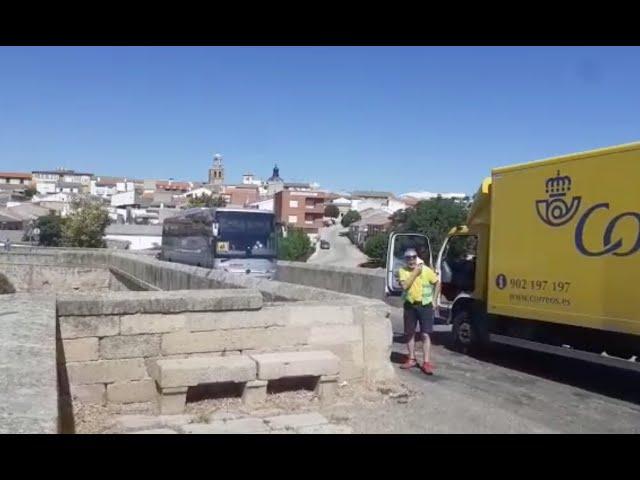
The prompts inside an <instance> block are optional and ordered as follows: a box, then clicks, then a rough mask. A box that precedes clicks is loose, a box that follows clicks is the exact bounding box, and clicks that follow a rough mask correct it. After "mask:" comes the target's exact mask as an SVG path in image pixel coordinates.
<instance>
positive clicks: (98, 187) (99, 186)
mask: <svg viewBox="0 0 640 480" xmlns="http://www.w3.org/2000/svg"><path fill="white" fill-rule="evenodd" d="M116 192H117V190H116V186H115V185H112V184H103V183H100V182H98V181H96V180H91V185H90V186H89V193H90V194H91V195H95V196H96V197H102V198H111V196H112V195H114V194H115V193H116Z"/></svg>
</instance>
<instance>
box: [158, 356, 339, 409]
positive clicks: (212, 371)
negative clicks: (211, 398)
mask: <svg viewBox="0 0 640 480" xmlns="http://www.w3.org/2000/svg"><path fill="white" fill-rule="evenodd" d="M339 365H340V360H339V358H338V357H337V356H336V355H335V354H333V353H332V352H330V351H328V350H316V351H302V352H276V353H260V354H251V355H233V356H228V357H191V358H182V359H159V360H156V361H155V363H154V364H152V365H151V368H150V372H149V373H150V375H151V377H152V378H153V379H154V381H155V383H156V388H157V391H158V406H159V411H160V414H161V415H170V414H180V413H183V412H184V410H185V404H186V397H187V391H188V389H189V388H190V387H196V386H199V385H210V384H217V383H229V382H232V383H240V384H244V387H243V393H242V401H243V403H244V404H246V405H255V404H259V403H261V402H263V401H264V400H265V399H266V396H267V386H268V384H269V382H270V381H274V380H281V379H286V378H299V377H312V378H313V379H314V381H315V385H316V386H315V391H316V393H317V394H318V396H319V397H320V400H321V401H322V402H324V403H326V402H328V401H331V400H332V399H333V397H334V395H335V389H336V386H337V380H338V374H339Z"/></svg>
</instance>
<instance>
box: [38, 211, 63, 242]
mask: <svg viewBox="0 0 640 480" xmlns="http://www.w3.org/2000/svg"><path fill="white" fill-rule="evenodd" d="M63 223H64V219H63V218H62V217H60V216H58V215H46V216H44V217H40V218H38V221H37V222H36V227H37V228H39V229H40V235H39V244H40V245H43V246H45V247H59V246H60V245H62V224H63Z"/></svg>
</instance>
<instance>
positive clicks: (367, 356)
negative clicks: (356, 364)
mask: <svg viewBox="0 0 640 480" xmlns="http://www.w3.org/2000/svg"><path fill="white" fill-rule="evenodd" d="M354 319H355V321H356V323H357V324H359V325H362V339H363V357H364V364H365V367H364V374H365V378H366V380H367V381H368V382H383V381H393V380H395V379H396V373H395V370H394V369H393V367H392V365H391V361H390V356H391V345H392V343H393V330H392V327H391V321H390V320H389V312H388V309H387V308H385V307H365V308H354Z"/></svg>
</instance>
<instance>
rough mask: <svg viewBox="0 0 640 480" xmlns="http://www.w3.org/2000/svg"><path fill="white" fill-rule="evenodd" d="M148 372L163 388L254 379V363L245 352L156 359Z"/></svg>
mask: <svg viewBox="0 0 640 480" xmlns="http://www.w3.org/2000/svg"><path fill="white" fill-rule="evenodd" d="M150 374H151V376H152V377H153V379H154V380H155V381H156V382H157V383H158V385H159V386H160V387H161V388H162V389H163V390H164V389H167V388H171V387H183V386H184V387H186V386H196V385H199V384H206V383H218V382H237V383H240V382H247V381H249V380H255V379H256V364H255V362H254V361H253V360H251V359H250V358H249V357H246V356H244V355H233V356H230V357H203V358H199V357H193V358H185V359H173V360H158V361H157V362H156V365H155V367H153V368H152V369H151V370H150Z"/></svg>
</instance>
